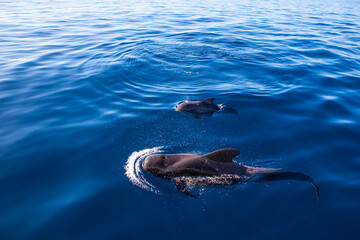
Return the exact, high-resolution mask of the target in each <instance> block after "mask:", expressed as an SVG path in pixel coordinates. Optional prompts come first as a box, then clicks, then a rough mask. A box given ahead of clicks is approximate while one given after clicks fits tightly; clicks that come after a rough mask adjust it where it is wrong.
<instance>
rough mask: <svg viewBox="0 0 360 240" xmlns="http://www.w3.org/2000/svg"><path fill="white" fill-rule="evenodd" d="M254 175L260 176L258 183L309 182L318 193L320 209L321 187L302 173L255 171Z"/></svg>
mask: <svg viewBox="0 0 360 240" xmlns="http://www.w3.org/2000/svg"><path fill="white" fill-rule="evenodd" d="M254 174H257V175H258V176H257V177H256V178H257V181H259V182H260V181H264V182H270V181H278V180H297V181H305V182H309V183H310V184H311V185H312V186H313V187H314V188H315V191H316V197H317V200H318V203H319V207H320V193H319V187H318V186H317V185H316V184H315V183H314V180H313V179H312V178H311V177H309V176H308V175H306V174H304V173H300V172H291V171H281V170H268V171H266V170H265V171H264V170H260V171H254Z"/></svg>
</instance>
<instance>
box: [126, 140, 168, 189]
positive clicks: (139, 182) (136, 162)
mask: <svg viewBox="0 0 360 240" xmlns="http://www.w3.org/2000/svg"><path fill="white" fill-rule="evenodd" d="M162 149H163V147H154V148H149V149H144V150H141V151H138V152H133V153H132V154H131V155H130V157H129V159H128V160H127V162H126V165H125V175H126V176H127V177H128V178H129V180H130V181H131V182H132V183H133V184H134V185H136V186H138V187H141V188H142V189H145V190H147V191H152V192H155V193H159V190H158V189H157V188H156V187H154V186H153V185H152V184H151V183H149V182H148V181H147V180H146V178H145V176H144V174H143V171H142V168H141V163H142V161H143V160H144V159H145V158H146V157H147V156H149V155H151V154H156V153H161V152H163V150H162Z"/></svg>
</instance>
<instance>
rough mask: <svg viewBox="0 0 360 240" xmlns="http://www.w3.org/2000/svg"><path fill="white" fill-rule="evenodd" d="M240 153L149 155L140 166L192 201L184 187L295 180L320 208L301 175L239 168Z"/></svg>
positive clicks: (310, 181) (308, 180)
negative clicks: (170, 184) (170, 183)
mask: <svg viewBox="0 0 360 240" xmlns="http://www.w3.org/2000/svg"><path fill="white" fill-rule="evenodd" d="M239 154H240V151H239V150H237V149H231V148H227V149H220V150H217V151H214V152H211V153H208V154H205V155H197V154H189V153H180V154H153V155H150V156H148V157H147V158H146V159H145V160H144V161H143V163H142V167H143V169H144V170H145V171H147V172H149V173H151V174H152V175H154V176H156V177H162V178H165V179H170V180H172V181H173V182H174V184H175V187H176V189H178V190H179V191H180V192H182V193H184V194H186V195H188V196H191V197H195V195H194V194H192V193H191V192H190V191H189V190H188V188H187V185H188V184H191V185H200V186H208V185H231V184H237V183H242V182H247V181H254V182H266V181H275V180H299V181H306V182H309V183H311V185H312V186H313V187H314V188H315V191H316V196H317V199H318V202H319V206H320V195H319V188H318V186H317V185H316V184H315V183H314V181H313V180H312V178H310V177H309V176H308V175H306V174H304V173H301V172H290V171H282V170H278V169H272V168H260V167H251V166H245V165H240V164H238V163H235V162H234V161H233V158H234V157H236V156H238V155H239Z"/></svg>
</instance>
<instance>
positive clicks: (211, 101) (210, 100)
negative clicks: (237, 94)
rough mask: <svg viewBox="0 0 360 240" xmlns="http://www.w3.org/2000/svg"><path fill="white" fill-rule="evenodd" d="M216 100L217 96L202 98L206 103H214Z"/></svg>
mask: <svg viewBox="0 0 360 240" xmlns="http://www.w3.org/2000/svg"><path fill="white" fill-rule="evenodd" d="M214 100H215V98H213V97H209V98H205V99H204V100H202V101H201V102H204V103H207V104H211V103H213V101H214Z"/></svg>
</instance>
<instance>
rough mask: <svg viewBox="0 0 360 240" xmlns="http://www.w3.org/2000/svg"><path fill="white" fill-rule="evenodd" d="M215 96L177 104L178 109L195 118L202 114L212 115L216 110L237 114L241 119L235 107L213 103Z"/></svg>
mask: <svg viewBox="0 0 360 240" xmlns="http://www.w3.org/2000/svg"><path fill="white" fill-rule="evenodd" d="M214 100H215V98H206V99H204V100H202V101H185V102H181V103H180V104H179V105H177V106H176V111H178V112H182V113H189V114H191V115H192V116H194V117H195V118H200V116H205V115H207V116H212V114H213V113H215V112H220V111H221V112H222V113H232V114H236V115H237V117H238V119H239V114H238V112H237V111H236V110H235V109H233V108H228V107H226V106H224V105H222V104H215V103H213V102H214Z"/></svg>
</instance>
